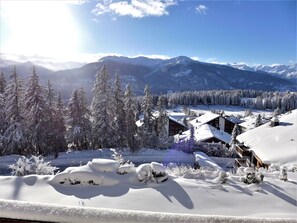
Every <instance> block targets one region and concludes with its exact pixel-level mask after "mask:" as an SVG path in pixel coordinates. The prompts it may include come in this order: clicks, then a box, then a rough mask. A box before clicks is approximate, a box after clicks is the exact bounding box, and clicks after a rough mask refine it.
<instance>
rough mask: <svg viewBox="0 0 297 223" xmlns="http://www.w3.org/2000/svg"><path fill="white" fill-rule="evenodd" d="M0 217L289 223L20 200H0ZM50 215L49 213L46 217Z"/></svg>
mask: <svg viewBox="0 0 297 223" xmlns="http://www.w3.org/2000/svg"><path fill="white" fill-rule="evenodd" d="M0 206H1V209H0V218H11V216H13V217H14V219H27V220H31V221H50V222H65V223H68V222H69V223H76V222H78V223H83V222H88V223H92V222H199V223H207V222H212V223H216V222H225V223H231V222H232V223H235V222H238V223H260V222H261V223H268V222H269V223H270V222H271V223H283V222H286V223H293V222H296V220H295V219H288V218H286V219H285V218H274V219H269V218H252V217H234V216H218V215H192V214H174V213H165V212H144V211H131V210H119V209H107V208H86V207H84V208H81V207H73V206H61V205H53V204H44V203H33V202H27V201H26V202H24V201H8V200H0ZM49 213H50V214H49Z"/></svg>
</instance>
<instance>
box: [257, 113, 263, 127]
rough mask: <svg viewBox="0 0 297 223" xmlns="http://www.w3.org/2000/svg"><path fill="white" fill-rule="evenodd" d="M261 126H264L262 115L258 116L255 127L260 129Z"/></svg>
mask: <svg viewBox="0 0 297 223" xmlns="http://www.w3.org/2000/svg"><path fill="white" fill-rule="evenodd" d="M261 124H262V117H261V115H260V114H258V115H257V118H256V121H255V127H259V126H260V125H261Z"/></svg>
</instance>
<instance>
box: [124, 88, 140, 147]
mask: <svg viewBox="0 0 297 223" xmlns="http://www.w3.org/2000/svg"><path fill="white" fill-rule="evenodd" d="M124 111H125V130H126V131H125V135H124V137H125V141H126V146H127V147H129V148H130V149H131V150H132V151H136V150H137V149H138V143H137V137H136V135H137V126H136V108H135V103H134V102H133V94H132V90H131V86H130V85H129V84H128V85H127V87H126V91H125V96H124Z"/></svg>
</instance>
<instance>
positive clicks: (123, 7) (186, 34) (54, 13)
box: [0, 0, 297, 65]
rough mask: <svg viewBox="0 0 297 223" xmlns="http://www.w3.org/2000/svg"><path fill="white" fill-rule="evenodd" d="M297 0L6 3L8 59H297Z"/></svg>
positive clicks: (1, 11)
mask: <svg viewBox="0 0 297 223" xmlns="http://www.w3.org/2000/svg"><path fill="white" fill-rule="evenodd" d="M296 5H297V4H296V1H295V0H291V1H281V0H279V1H275V0H271V1H243V0H241V1H239V0H237V1H211V0H208V1H198V0H197V1H196V0H195V1H194V0H193V1H188V0H183V1H182V0H51V1H48V0H32V1H29V0H0V23H1V24H0V53H1V57H3V58H6V59H8V58H18V59H20V58H23V59H27V58H35V59H36V58H39V59H44V60H46V59H50V58H51V59H53V58H54V59H56V60H61V61H62V60H65V61H66V60H71V61H82V62H93V61H96V60H98V59H99V58H100V57H102V56H105V55H122V56H130V57H135V56H139V55H145V56H149V57H152V58H169V57H175V56H181V55H183V56H188V57H191V58H193V59H196V60H200V61H205V62H213V63H234V62H237V63H246V64H249V65H255V64H266V65H269V64H292V63H296V53H297V51H296V38H297V37H296V13H297V6H296Z"/></svg>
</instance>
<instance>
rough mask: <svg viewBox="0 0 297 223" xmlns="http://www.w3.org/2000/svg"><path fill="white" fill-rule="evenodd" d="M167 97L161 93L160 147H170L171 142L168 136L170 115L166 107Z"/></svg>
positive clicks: (158, 103) (159, 108)
mask: <svg viewBox="0 0 297 223" xmlns="http://www.w3.org/2000/svg"><path fill="white" fill-rule="evenodd" d="M165 103H166V101H165V97H164V95H161V96H160V97H159V98H158V102H157V107H158V113H159V114H158V117H157V119H156V121H157V123H156V124H157V137H158V147H159V148H162V149H163V148H164V149H165V148H168V147H169V146H170V144H171V140H170V138H169V137H168V125H169V117H168V115H167V113H166V109H165V106H166V105H165Z"/></svg>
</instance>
